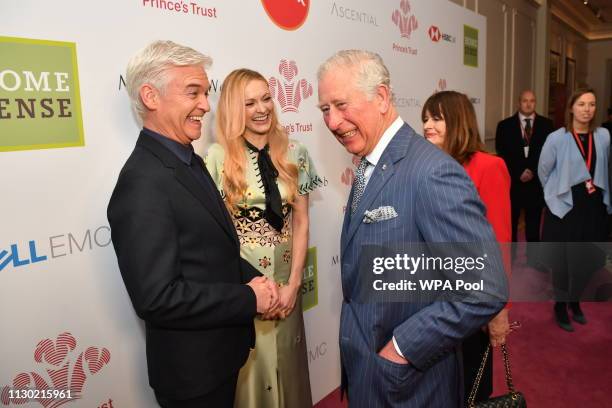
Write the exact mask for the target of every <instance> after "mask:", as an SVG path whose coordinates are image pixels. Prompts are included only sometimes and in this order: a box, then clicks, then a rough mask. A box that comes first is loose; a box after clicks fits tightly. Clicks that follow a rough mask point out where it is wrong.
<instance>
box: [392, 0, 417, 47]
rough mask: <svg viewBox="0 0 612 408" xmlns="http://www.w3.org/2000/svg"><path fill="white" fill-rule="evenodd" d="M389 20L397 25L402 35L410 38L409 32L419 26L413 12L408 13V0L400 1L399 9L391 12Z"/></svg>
mask: <svg viewBox="0 0 612 408" xmlns="http://www.w3.org/2000/svg"><path fill="white" fill-rule="evenodd" d="M391 20H392V21H393V23H394V24H395V25H396V26H398V27H399V30H400V33H401V35H402V37H405V38H408V39H410V34H412V32H413V31H414V30H416V29H417V28H419V23H418V21H417V19H416V17H415V16H414V14H413V15H410V3H409V2H408V0H402V1H400V9H399V10H395V11H394V12H393V14H392V15H391Z"/></svg>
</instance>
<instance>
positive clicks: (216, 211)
mask: <svg viewBox="0 0 612 408" xmlns="http://www.w3.org/2000/svg"><path fill="white" fill-rule="evenodd" d="M174 176H175V177H176V179H177V180H178V181H179V183H181V184H182V185H183V186H184V187H185V188H186V189H187V191H189V192H190V193H191V194H193V195H194V196H195V197H196V198H197V199H198V200H199V201H200V203H202V205H203V206H204V208H205V209H206V210H207V211H208V212H210V213H211V215H212V216H213V217H212V218H213V219H214V220H215V222H216V223H217V224H219V226H220V227H221V228H223V230H224V231H225V232H226V233H227V235H228V236H229V237H230V238H231V239H232V240H234V241H236V240H237V238H236V231H235V230H234V224H232V223H231V220H228V216H227V214H223V212H224V211H223V208H219V204H218V203H217V201H218V200H217V197H215V196H211V194H206V192H205V190H204V188H203V187H202V185H201V184H200V182H198V180H196V178H195V177H194V176H193V174H191V172H190V171H189V170H188V169H187V167H185V166H177V167H176V168H175V169H174ZM214 193H215V194H218V193H217V191H216V190H215V191H214Z"/></svg>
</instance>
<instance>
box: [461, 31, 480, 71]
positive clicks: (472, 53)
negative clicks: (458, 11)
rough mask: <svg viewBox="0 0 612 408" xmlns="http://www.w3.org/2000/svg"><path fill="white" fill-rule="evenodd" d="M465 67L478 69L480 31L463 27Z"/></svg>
mask: <svg viewBox="0 0 612 408" xmlns="http://www.w3.org/2000/svg"><path fill="white" fill-rule="evenodd" d="M463 65H467V66H468V67H474V68H478V29H476V28H474V27H470V26H468V25H464V26H463Z"/></svg>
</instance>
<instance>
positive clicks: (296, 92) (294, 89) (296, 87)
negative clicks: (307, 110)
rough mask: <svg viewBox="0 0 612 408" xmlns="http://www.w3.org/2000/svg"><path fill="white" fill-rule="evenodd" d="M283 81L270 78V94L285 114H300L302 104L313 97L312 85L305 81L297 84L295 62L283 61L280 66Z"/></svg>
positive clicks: (301, 80) (279, 70)
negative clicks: (299, 109)
mask: <svg viewBox="0 0 612 408" xmlns="http://www.w3.org/2000/svg"><path fill="white" fill-rule="evenodd" d="M278 72H279V73H280V74H281V76H282V79H276V78H275V77H270V79H269V80H268V82H269V83H270V93H271V94H272V97H273V98H276V100H277V101H278V103H279V104H280V106H281V110H282V111H283V112H298V108H299V106H300V103H302V101H303V100H304V99H307V98H309V97H311V96H312V85H311V84H310V83H309V82H308V81H306V80H305V79H300V80H299V81H297V82H295V81H294V79H295V77H296V76H297V74H298V68H297V65H296V64H295V61H288V60H286V59H282V60H281V61H280V64H278Z"/></svg>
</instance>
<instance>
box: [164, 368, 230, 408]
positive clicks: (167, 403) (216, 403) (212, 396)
mask: <svg viewBox="0 0 612 408" xmlns="http://www.w3.org/2000/svg"><path fill="white" fill-rule="evenodd" d="M237 381H238V373H236V374H235V375H233V376H231V377H230V378H228V379H227V380H226V381H225V382H223V383H221V384H219V385H218V386H217V388H215V389H214V390H212V391H210V392H209V393H208V394H205V395H202V396H199V397H196V398H191V399H187V400H176V399H171V398H167V397H164V396H162V395H160V394H159V393H157V391H156V392H155V398H156V399H157V403H158V404H159V406H160V407H162V408H208V407H214V408H232V407H233V406H234V396H235V394H236V382H237Z"/></svg>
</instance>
